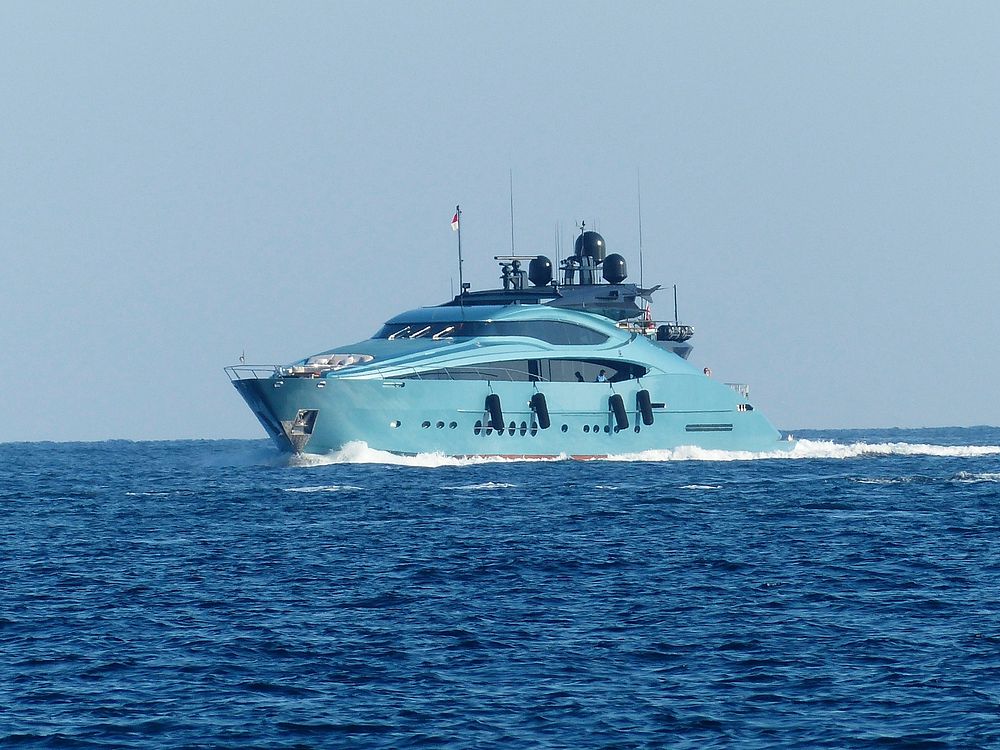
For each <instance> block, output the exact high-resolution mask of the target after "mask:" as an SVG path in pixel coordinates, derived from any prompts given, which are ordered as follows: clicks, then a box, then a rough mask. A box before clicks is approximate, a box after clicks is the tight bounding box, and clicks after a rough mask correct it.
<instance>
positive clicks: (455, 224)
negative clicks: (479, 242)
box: [451, 211, 458, 232]
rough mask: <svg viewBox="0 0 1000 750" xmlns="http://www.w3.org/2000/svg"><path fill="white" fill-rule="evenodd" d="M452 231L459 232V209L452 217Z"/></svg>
mask: <svg viewBox="0 0 1000 750" xmlns="http://www.w3.org/2000/svg"><path fill="white" fill-rule="evenodd" d="M451 231H453V232H457V231H458V212H457V211H456V212H455V215H454V216H452V217H451Z"/></svg>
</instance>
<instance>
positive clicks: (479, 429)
mask: <svg viewBox="0 0 1000 750" xmlns="http://www.w3.org/2000/svg"><path fill="white" fill-rule="evenodd" d="M389 426H390V427H392V428H394V429H395V428H399V427H402V426H403V423H402V422H401V421H400V420H398V419H394V420H392V421H391V422H389ZM420 426H421V427H422V428H423V429H425V430H429V429H430V427H431V423H430V422H429V421H427V420H424V422H423V423H421V425H420ZM434 426H435V427H436V428H437V429H439V430H443V429H444V422H441V421H438V422H437V423H435V424H434ZM457 428H458V422H449V423H448V429H450V430H454V429H457ZM561 429H562V431H563V432H569V425H568V424H564V425H563V426H562V428H561ZM612 430H614V431H615V432H620V431H621V428H620V427H617V426H615V427H611V426H609V425H605V426H604V431H605V432H606V433H610V432H611V431H612ZM639 430H640V428H639V425H636V426H635V431H636V432H639ZM472 431H473V432H474V433H476V434H477V435H480V434H486V435H492V434H493V433H494V432H496V433H497V434H498V435H503V433H504V432H505V431H506V432H507V434H509V435H513V434H514V433H515V432H520V433H521V434H522V435H526V434H528V432H531V435H532V437H534V436H535V435H537V434H538V425H537V424H535V422H532V423H531V426H530V427H529V426H528V423H527V422H521V425H520V428H519V427H518V425H517V423H516V422H511V423H510V425H508V426H507V427H506V428H504V429H500V430H494V429H493V423H492V422H487V423H486V426H485V427H484V426H483V422H482V420H478V419H477V420H476V424H475V426H474V427H473V428H472ZM583 431H584V432H588V433H589V432H595V433H597V432H600V431H601V427H600V425H596V424H595V425H594V426H593V427H591V426H590V425H589V424H585V425H584V426H583Z"/></svg>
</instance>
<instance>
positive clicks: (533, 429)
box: [531, 420, 538, 437]
mask: <svg viewBox="0 0 1000 750" xmlns="http://www.w3.org/2000/svg"><path fill="white" fill-rule="evenodd" d="M537 434H538V423H537V422H535V420H531V437H534V436H535V435H537Z"/></svg>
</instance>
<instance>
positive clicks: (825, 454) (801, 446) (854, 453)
mask: <svg viewBox="0 0 1000 750" xmlns="http://www.w3.org/2000/svg"><path fill="white" fill-rule="evenodd" d="M996 455H1000V446H998V445H932V444H925V443H864V442H859V443H837V442H834V441H832V440H807V439H801V440H798V441H797V442H796V443H795V445H794V446H792V448H791V449H787V450H776V451H764V452H752V451H722V450H710V449H706V448H698V447H696V446H681V447H679V448H676V449H674V450H652V451H642V452H640V453H620V454H615V455H610V456H607V457H606V458H604V459H599V460H605V461H645V462H651V463H656V462H667V461H760V460H785V461H788V460H797V459H849V458H866V457H880V456H935V457H951V458H976V457H979V456H996ZM569 458H570V457H569V456H559V457H558V458H511V457H504V456H466V457H455V456H446V455H444V454H442V453H420V454H417V455H415V456H399V455H396V454H394V453H389V452H387V451H380V450H376V449H374V448H369V447H368V445H367V444H366V443H364V442H352V443H348V444H347V445H345V446H344V447H343V448H341V449H340V450H337V451H333V452H331V453H327V454H324V455H299V456H293V457H292V458H290V459H288V464H289V465H290V466H298V467H314V466H329V465H331V464H387V465H393V466H413V467H421V468H438V467H442V466H477V465H480V464H494V463H512V462H516V461H545V462H553V461H566V460H569ZM997 476H1000V474H998V475H997ZM979 481H991V480H989V479H987V480H979Z"/></svg>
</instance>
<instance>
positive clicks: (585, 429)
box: [583, 424, 590, 432]
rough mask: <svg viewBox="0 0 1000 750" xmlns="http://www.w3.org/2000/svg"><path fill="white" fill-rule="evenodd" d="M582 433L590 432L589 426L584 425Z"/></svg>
mask: <svg viewBox="0 0 1000 750" xmlns="http://www.w3.org/2000/svg"><path fill="white" fill-rule="evenodd" d="M583 431H584V432H590V425H589V424H585V425H584V426H583Z"/></svg>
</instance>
